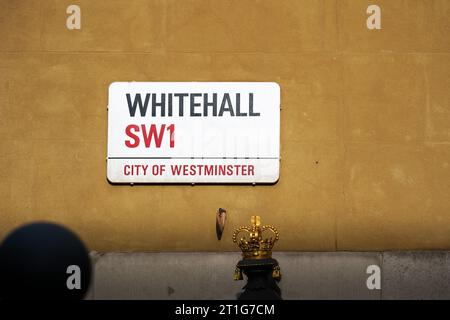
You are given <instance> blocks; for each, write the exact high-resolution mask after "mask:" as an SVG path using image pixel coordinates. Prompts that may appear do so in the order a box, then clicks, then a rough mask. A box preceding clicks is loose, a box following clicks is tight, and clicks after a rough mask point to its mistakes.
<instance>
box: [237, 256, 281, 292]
mask: <svg viewBox="0 0 450 320" xmlns="http://www.w3.org/2000/svg"><path fill="white" fill-rule="evenodd" d="M236 267H238V268H239V269H241V270H242V271H243V272H244V274H245V275H246V276H247V284H246V285H245V286H244V288H243V289H244V292H242V293H241V294H240V296H239V297H238V300H281V290H280V288H279V287H278V285H277V281H279V278H274V276H273V271H274V269H275V268H276V267H278V261H277V260H275V259H243V260H241V261H239V262H238V264H237V266H236Z"/></svg>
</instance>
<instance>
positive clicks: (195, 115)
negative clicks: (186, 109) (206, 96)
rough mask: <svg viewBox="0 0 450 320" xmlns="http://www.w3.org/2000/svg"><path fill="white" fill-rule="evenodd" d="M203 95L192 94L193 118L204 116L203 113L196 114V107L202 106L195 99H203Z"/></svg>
mask: <svg viewBox="0 0 450 320" xmlns="http://www.w3.org/2000/svg"><path fill="white" fill-rule="evenodd" d="M201 96H202V94H201V93H191V117H201V116H202V114H201V113H196V112H195V107H200V106H201V104H200V103H199V102H197V103H196V102H195V98H196V97H201Z"/></svg>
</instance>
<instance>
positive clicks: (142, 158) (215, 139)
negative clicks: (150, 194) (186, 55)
mask: <svg viewBox="0 0 450 320" xmlns="http://www.w3.org/2000/svg"><path fill="white" fill-rule="evenodd" d="M108 104H109V105H108V168H107V177H108V180H109V181H110V182H112V183H274V182H276V181H277V180H278V178H279V159H280V87H279V86H278V84H276V83H274V82H114V83H112V84H111V85H110V86H109V99H108Z"/></svg>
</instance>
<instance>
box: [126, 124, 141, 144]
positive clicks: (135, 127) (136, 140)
mask: <svg viewBox="0 0 450 320" xmlns="http://www.w3.org/2000/svg"><path fill="white" fill-rule="evenodd" d="M131 130H134V131H136V132H139V127H138V126H137V125H135V124H130V125H128V126H127V127H126V129H125V133H126V135H127V136H129V137H130V138H131V139H133V140H134V143H132V142H131V141H130V140H126V141H125V145H126V146H127V147H128V148H136V147H137V146H138V145H139V137H138V136H137V135H135V134H134V133H132V132H131Z"/></svg>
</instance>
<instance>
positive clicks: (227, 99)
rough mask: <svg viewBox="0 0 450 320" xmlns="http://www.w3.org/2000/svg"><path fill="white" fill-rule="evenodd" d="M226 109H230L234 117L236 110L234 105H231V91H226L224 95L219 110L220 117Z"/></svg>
mask: <svg viewBox="0 0 450 320" xmlns="http://www.w3.org/2000/svg"><path fill="white" fill-rule="evenodd" d="M226 104H228V108H226ZM225 111H228V112H229V113H230V115H231V116H232V117H234V110H233V106H232V105H231V99H230V94H229V93H225V94H224V95H223V99H222V104H221V106H220V111H219V117H222V116H223V113H224V112H225Z"/></svg>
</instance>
